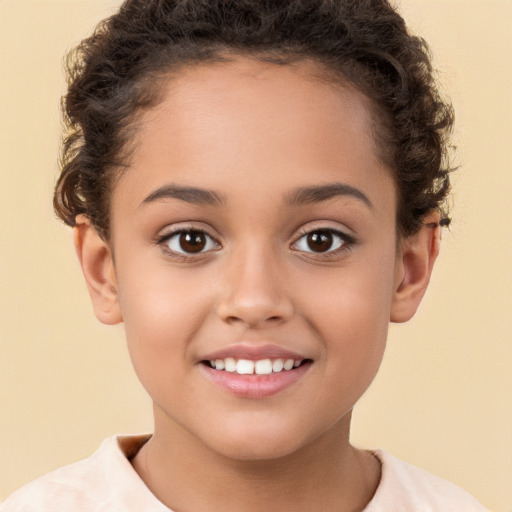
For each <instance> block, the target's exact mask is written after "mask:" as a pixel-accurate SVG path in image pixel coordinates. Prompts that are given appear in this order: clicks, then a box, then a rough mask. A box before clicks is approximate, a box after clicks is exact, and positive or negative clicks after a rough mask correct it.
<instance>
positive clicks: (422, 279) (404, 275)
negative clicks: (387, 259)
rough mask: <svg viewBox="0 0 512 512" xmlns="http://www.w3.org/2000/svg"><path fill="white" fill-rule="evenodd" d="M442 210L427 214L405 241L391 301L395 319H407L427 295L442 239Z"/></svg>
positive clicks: (394, 320) (392, 314)
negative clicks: (440, 212) (421, 223)
mask: <svg viewBox="0 0 512 512" xmlns="http://www.w3.org/2000/svg"><path fill="white" fill-rule="evenodd" d="M439 222H440V216H439V213H438V212H432V213H430V214H429V215H427V216H426V217H425V219H424V221H423V225H422V227H421V228H420V229H419V231H418V232H417V233H415V234H414V235H412V236H410V237H407V238H405V239H404V240H402V242H401V250H400V255H399V258H398V260H397V268H396V272H395V275H396V282H395V287H394V291H393V300H392V304H391V316H390V320H391V321H392V322H407V321H408V320H410V319H411V318H412V317H413V316H414V314H415V313H416V311H417V309H418V307H419V305H420V302H421V300H422V298H423V296H424V295H425V292H426V290H427V286H428V283H429V281H430V276H431V275H432V269H433V267H434V263H435V261H436V258H437V256H438V254H439V247H440V241H441V227H440V224H439Z"/></svg>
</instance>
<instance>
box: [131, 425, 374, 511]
mask: <svg viewBox="0 0 512 512" xmlns="http://www.w3.org/2000/svg"><path fill="white" fill-rule="evenodd" d="M349 416H350V415H349ZM156 417H157V418H158V415H156ZM172 426H173V428H171V429H169V425H168V424H166V428H165V429H163V428H161V425H159V422H158V421H156V422H155V433H154V435H153V437H152V438H151V439H150V440H149V441H148V442H147V443H146V444H145V445H144V446H143V448H142V449H141V450H140V451H139V453H138V454H137V455H136V457H135V458H134V459H133V461H132V463H133V466H134V468H135V470H136V471H137V473H138V474H139V475H140V477H141V478H142V480H144V482H145V483H146V485H147V486H148V487H149V489H150V490H151V491H152V492H153V494H155V496H156V497H157V498H158V499H159V500H160V501H161V502H162V503H164V504H165V505H166V506H168V507H169V508H171V509H172V510H176V511H188V510H194V511H195V512H213V511H218V510H223V512H232V511H233V512H234V511H237V512H238V511H240V510H241V509H242V510H244V511H245V512H253V511H254V512H256V511H258V512H261V510H265V511H267V512H282V511H283V510H294V511H295V512H306V511H308V512H310V511H311V510H315V511H318V512H332V511H336V512H344V511H346V512H356V511H361V510H363V509H364V507H365V506H366V505H367V504H368V502H369V501H370V500H371V498H372V496H373V494H374V493H375V490H376V488H377V485H378V482H379V480H380V465H379V463H378V462H377V460H376V459H375V458H374V457H373V456H372V455H371V454H370V453H369V452H365V451H361V450H357V449H355V448H353V447H352V446H351V445H350V443H349V430H350V417H348V418H346V419H345V418H344V419H343V420H342V421H341V422H340V424H339V425H336V426H335V427H333V429H331V430H330V431H329V432H327V433H326V434H324V435H323V436H321V437H320V438H318V439H316V440H315V441H314V442H312V443H310V444H308V445H307V446H304V447H301V448H300V449H298V450H296V451H295V452H293V453H291V454H289V455H287V456H284V457H280V458H276V459H270V460H236V459H232V458H228V457H225V456H223V455H222V454H219V453H217V452H215V451H213V450H211V449H210V448H209V447H207V446H206V445H205V444H203V443H202V442H201V441H199V440H198V439H197V438H195V437H193V436H191V435H190V433H188V432H187V431H185V430H184V429H182V428H181V427H180V426H179V425H176V424H175V423H174V422H173V423H172Z"/></svg>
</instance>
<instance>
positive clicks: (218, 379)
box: [201, 361, 311, 399]
mask: <svg viewBox="0 0 512 512" xmlns="http://www.w3.org/2000/svg"><path fill="white" fill-rule="evenodd" d="M310 366H311V362H309V361H307V362H305V363H303V364H301V365H300V366H299V367H297V368H294V369H293V370H284V371H281V372H277V373H271V374H269V375H255V374H253V375H239V374H238V373H235V372H226V371H223V370H214V369H213V368H210V367H209V366H207V365H205V364H202V363H201V368H202V369H203V371H204V372H205V373H206V375H207V376H208V377H209V378H210V379H211V380H212V381H213V382H214V383H215V384H217V385H218V386H220V387H221V388H223V389H224V390H226V391H229V392H230V393H231V394H233V395H235V396H238V397H242V398H255V399H257V398H266V397H268V396H272V395H275V394H277V393H279V392H281V391H283V390H285V389H286V388H288V387H290V386H292V385H293V384H295V383H296V382H297V381H299V380H300V379H301V378H302V377H303V376H304V375H305V373H306V372H307V371H308V369H309V367H310Z"/></svg>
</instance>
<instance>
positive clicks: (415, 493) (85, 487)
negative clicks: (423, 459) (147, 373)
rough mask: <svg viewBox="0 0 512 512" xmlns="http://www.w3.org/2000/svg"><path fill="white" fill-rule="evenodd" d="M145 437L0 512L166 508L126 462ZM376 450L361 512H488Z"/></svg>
mask: <svg viewBox="0 0 512 512" xmlns="http://www.w3.org/2000/svg"><path fill="white" fill-rule="evenodd" d="M149 436H150V435H149V434H144V435H135V436H113V437H110V438H108V439H106V440H105V441H103V443H102V444H101V446H100V448H99V449H98V450H97V451H96V452H95V453H94V454H93V455H91V456H90V457H88V458H87V459H84V460H82V461H80V462H76V463H74V464H71V465H69V466H65V467H62V468H60V469H57V470H55V471H52V472H51V473H48V474H47V475H44V476H42V477H41V478H38V479H37V480H34V481H33V482H30V483H29V484H27V485H25V486H24V487H22V488H21V489H19V490H18V491H16V492H15V493H14V494H12V495H11V496H10V497H9V498H8V499H7V500H6V501H5V502H4V503H3V504H2V505H1V506H0V512H107V511H108V512H170V509H169V508H168V507H166V506H165V505H164V504H163V503H162V502H160V501H159V500H158V499H157V498H156V497H155V496H154V495H153V494H152V493H151V491H150V490H149V489H148V488H147V487H146V485H145V484H144V482H143V481H142V480H141V479H140V477H139V475H138V474H137V473H136V471H135V470H134V469H133V467H132V465H131V463H130V461H129V459H131V458H132V457H133V456H134V455H135V454H136V453H137V451H138V450H139V449H140V447H141V446H142V445H143V444H144V442H145V441H146V440H147V439H148V438H149ZM374 453H375V455H376V456H377V458H378V459H379V460H380V462H381V464H382V476H381V481H380V484H379V487H378V488H377V491H376V493H375V496H374V497H373V499H372V501H371V502H370V503H369V504H368V506H367V507H366V508H365V510H364V511H363V512H487V509H485V508H484V507H483V506H482V505H480V504H479V503H478V502H477V501H476V500H475V498H473V497H472V496H470V495H469V494H468V493H466V492H465V491H463V490H462V489H460V488H459V487H457V486H455V485H453V484H451V483H449V482H447V481H445V480H442V479H441V478H438V477H436V476H433V475H431V474H429V473H427V472H425V471H423V470H421V469H419V468H416V467H414V466H411V465H410V464H407V463H406V462H403V461H401V460H398V459H397V458H395V457H393V455H391V454H389V453H387V452H385V451H383V450H376V451H374ZM171 512H172V511H171Z"/></svg>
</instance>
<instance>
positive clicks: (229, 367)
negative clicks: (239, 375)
mask: <svg viewBox="0 0 512 512" xmlns="http://www.w3.org/2000/svg"><path fill="white" fill-rule="evenodd" d="M224 370H226V371H227V372H235V371H236V361H235V359H234V358H232V357H227V358H226V359H224Z"/></svg>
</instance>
